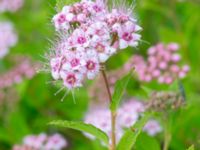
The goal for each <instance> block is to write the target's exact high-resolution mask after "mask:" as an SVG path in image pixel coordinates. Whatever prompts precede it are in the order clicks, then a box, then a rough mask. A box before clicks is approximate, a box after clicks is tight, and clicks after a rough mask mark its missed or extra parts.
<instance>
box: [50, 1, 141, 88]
mask: <svg viewBox="0 0 200 150" xmlns="http://www.w3.org/2000/svg"><path fill="white" fill-rule="evenodd" d="M131 13H132V11H126V9H124V10H123V9H120V7H118V6H116V7H113V8H112V9H111V10H110V9H108V8H107V4H106V2H105V1H101V0H96V1H91V0H82V1H81V2H78V3H75V4H72V5H70V6H64V7H63V9H62V10H61V12H59V13H58V14H56V15H55V16H54V17H53V23H54V25H55V28H56V31H57V32H59V34H60V35H62V36H61V38H60V40H58V42H57V44H56V46H54V48H53V49H52V51H53V55H50V67H51V72H52V76H53V78H54V79H55V80H61V81H63V84H64V86H65V87H66V88H67V89H69V90H72V89H74V88H77V87H80V86H82V83H83V81H84V80H85V79H86V78H87V79H94V78H95V77H96V76H97V75H98V73H99V71H100V68H101V67H100V66H101V65H102V64H103V63H105V62H106V61H107V60H108V59H109V58H110V57H111V56H113V55H114V54H115V53H117V52H118V50H121V49H124V48H126V47H128V46H131V47H136V46H137V45H138V41H139V40H140V35H139V34H138V31H139V30H141V28H140V27H139V26H138V25H137V22H136V19H135V18H134V17H133V16H132V14H131Z"/></svg>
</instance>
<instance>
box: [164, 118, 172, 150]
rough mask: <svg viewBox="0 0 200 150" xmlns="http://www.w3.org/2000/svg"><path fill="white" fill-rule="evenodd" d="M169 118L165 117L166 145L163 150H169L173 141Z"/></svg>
mask: <svg viewBox="0 0 200 150" xmlns="http://www.w3.org/2000/svg"><path fill="white" fill-rule="evenodd" d="M167 118H168V117H167V116H164V119H163V121H164V145H163V150H168V149H169V144H170V141H171V120H168V119H167Z"/></svg>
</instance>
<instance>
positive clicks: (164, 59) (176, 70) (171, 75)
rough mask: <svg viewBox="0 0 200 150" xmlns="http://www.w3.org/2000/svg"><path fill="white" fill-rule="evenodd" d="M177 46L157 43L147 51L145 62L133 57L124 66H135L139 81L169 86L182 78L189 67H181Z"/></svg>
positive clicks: (136, 56)
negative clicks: (154, 81) (156, 82)
mask: <svg viewBox="0 0 200 150" xmlns="http://www.w3.org/2000/svg"><path fill="white" fill-rule="evenodd" d="M178 49H179V45H178V44H176V43H169V44H167V45H164V44H163V43H159V44H157V45H155V46H153V47H151V48H149V49H148V57H147V61H145V59H144V58H143V57H142V56H140V55H135V56H133V57H132V58H131V60H130V61H129V62H128V63H127V64H126V65H125V68H127V69H128V68H130V67H131V66H135V68H136V72H137V73H138V77H139V80H141V81H145V82H150V81H152V80H157V81H158V82H159V83H165V84H171V83H172V82H173V81H174V80H176V79H182V78H184V77H185V76H186V75H187V73H188V71H189V70H190V67H189V66H188V65H183V66H182V65H181V64H180V61H181V56H180V55H179V54H178V53H177V51H178Z"/></svg>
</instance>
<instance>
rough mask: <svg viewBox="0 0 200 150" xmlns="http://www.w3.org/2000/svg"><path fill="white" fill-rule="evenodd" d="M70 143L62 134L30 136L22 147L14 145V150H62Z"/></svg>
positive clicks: (25, 139)
mask: <svg viewBox="0 0 200 150" xmlns="http://www.w3.org/2000/svg"><path fill="white" fill-rule="evenodd" d="M67 145H68V143H67V141H66V140H65V139H64V137H63V136H62V135H60V134H54V135H51V136H49V135H46V134H44V133H41V134H39V135H28V136H26V137H25V138H24V139H23V144H22V145H14V146H13V149H12V150H62V149H63V148H65V147H67Z"/></svg>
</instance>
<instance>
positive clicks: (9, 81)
mask: <svg viewBox="0 0 200 150" xmlns="http://www.w3.org/2000/svg"><path fill="white" fill-rule="evenodd" d="M16 61H17V63H18V64H17V65H16V66H15V67H14V68H12V69H11V70H9V71H8V72H6V73H3V74H0V89H5V88H9V87H11V86H12V85H14V84H18V83H20V82H22V81H23V79H24V78H27V79H31V78H32V77H33V76H34V75H35V74H36V71H35V67H36V66H37V64H36V63H35V64H33V63H32V62H31V60H30V59H28V58H25V57H17V58H16ZM20 61H21V62H20Z"/></svg>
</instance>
